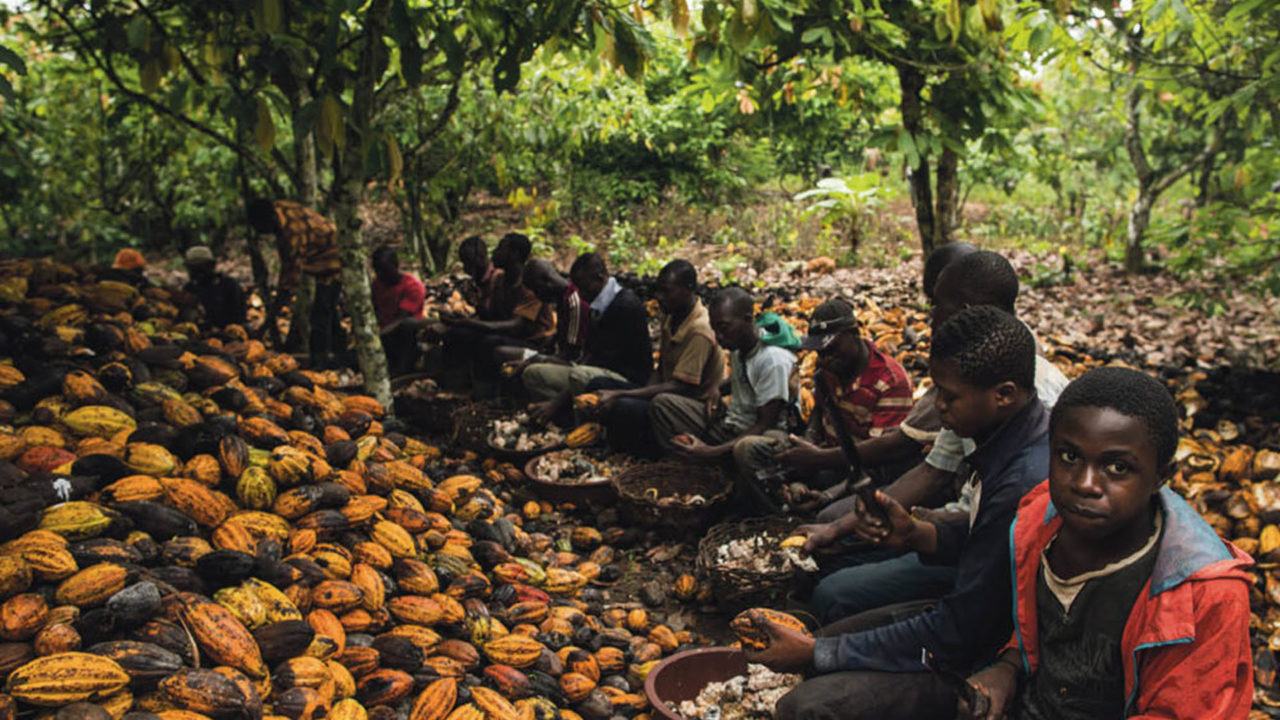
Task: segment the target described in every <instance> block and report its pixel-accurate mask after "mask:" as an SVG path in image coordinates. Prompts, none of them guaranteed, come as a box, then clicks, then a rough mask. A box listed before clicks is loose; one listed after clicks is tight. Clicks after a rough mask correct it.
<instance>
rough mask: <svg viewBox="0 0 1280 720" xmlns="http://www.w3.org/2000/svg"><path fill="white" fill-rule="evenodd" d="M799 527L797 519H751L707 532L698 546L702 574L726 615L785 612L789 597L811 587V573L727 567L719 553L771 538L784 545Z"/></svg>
mask: <svg viewBox="0 0 1280 720" xmlns="http://www.w3.org/2000/svg"><path fill="white" fill-rule="evenodd" d="M798 524H799V521H798V520H795V519H793V518H780V517H766V518H751V519H748V520H743V521H741V522H732V523H723V524H721V525H716V526H715V527H713V528H711V529H710V530H709V531H707V534H706V535H705V536H704V537H703V538H702V541H701V542H699V543H698V570H699V572H700V573H701V574H702V575H703V577H706V578H707V580H708V582H709V583H710V584H711V591H712V593H714V594H715V597H716V605H717V606H719V608H720V609H721V610H722V611H724V612H726V613H737V612H739V611H741V610H745V609H747V608H752V607H772V608H781V607H784V606H786V605H787V596H788V595H790V594H792V593H793V592H795V591H796V590H797V589H801V588H803V587H807V586H808V585H809V584H810V583H811V580H810V577H809V575H808V573H806V572H804V571H803V570H800V569H797V568H787V569H785V570H776V571H771V572H769V571H766V572H758V571H754V570H745V569H742V568H727V567H724V566H723V565H722V564H721V563H720V561H719V558H718V557H717V555H718V552H719V549H720V547H721V546H723V545H725V544H726V543H729V542H732V541H734V540H741V539H744V538H749V537H755V536H758V535H768V536H769V537H770V538H771V539H774V540H777V542H778V543H781V542H782V541H783V540H784V539H786V537H787V536H788V535H789V534H790V531H791V530H792V529H793V528H795V527H796V526H797V525H798Z"/></svg>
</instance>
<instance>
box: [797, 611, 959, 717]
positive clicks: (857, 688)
mask: <svg viewBox="0 0 1280 720" xmlns="http://www.w3.org/2000/svg"><path fill="white" fill-rule="evenodd" d="M931 604H932V603H922V602H916V603H903V604H899V605H894V606H891V607H886V608H880V609H877V610H872V611H870V612H865V613H862V614H860V615H856V616H854V617H851V618H848V619H846V620H844V621H842V622H839V623H835V624H833V625H828V626H826V627H824V628H822V629H821V630H820V631H818V636H819V637H838V636H840V635H843V634H845V633H855V632H862V631H865V630H872V629H874V628H877V627H882V626H884V625H888V624H891V623H894V622H898V621H899V620H903V619H906V618H908V617H911V616H912V615H914V614H917V613H920V612H923V611H925V610H926V609H928V608H929V606H930V605H931ZM956 702H957V697H956V688H955V686H954V685H952V684H951V683H949V682H948V681H946V680H944V679H943V678H941V677H939V676H938V675H935V674H934V673H926V672H920V673H886V672H872V671H866V670H853V671H845V672H834V673H827V674H825V675H818V676H816V677H813V678H811V679H809V680H806V681H804V682H802V683H800V685H799V686H798V687H796V689H794V690H792V691H791V692H789V693H787V694H786V695H784V696H783V697H782V699H781V700H779V701H778V706H777V708H776V709H775V710H774V713H773V716H774V719H775V720H952V718H954V717H955V716H956Z"/></svg>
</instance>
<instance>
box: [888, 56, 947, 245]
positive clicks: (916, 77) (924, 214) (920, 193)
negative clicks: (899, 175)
mask: <svg viewBox="0 0 1280 720" xmlns="http://www.w3.org/2000/svg"><path fill="white" fill-rule="evenodd" d="M897 70H898V84H899V86H900V87H901V90H902V102H901V111H902V127H903V128H904V129H905V130H906V131H907V132H908V133H910V134H911V136H912V138H915V137H916V135H918V134H919V133H920V132H921V131H922V130H923V129H924V107H923V104H922V100H921V97H920V93H921V91H923V90H924V81H925V77H924V73H922V72H920V71H919V70H918V69H916V68H914V67H912V66H910V65H905V64H899V65H898V66H897ZM910 174H911V205H912V207H914V208H915V211H916V230H917V231H918V232H919V233H920V246H921V248H923V250H924V254H925V255H928V254H929V253H931V252H933V247H934V238H935V236H936V235H937V229H936V228H935V218H934V215H933V187H932V184H931V180H932V179H931V177H930V174H931V172H930V168H929V158H928V157H927V156H925V155H923V154H921V155H919V162H918V164H917V165H916V166H915V167H913V168H910Z"/></svg>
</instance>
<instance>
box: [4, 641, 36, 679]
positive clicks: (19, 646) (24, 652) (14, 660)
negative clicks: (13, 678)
mask: <svg viewBox="0 0 1280 720" xmlns="http://www.w3.org/2000/svg"><path fill="white" fill-rule="evenodd" d="M35 657H36V653H35V650H33V649H32V648H31V643H4V644H0V677H8V676H9V673H11V672H13V671H14V670H16V669H18V667H19V666H21V665H25V664H27V663H28V662H30V661H32V660H34V659H35Z"/></svg>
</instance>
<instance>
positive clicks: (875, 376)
mask: <svg viewBox="0 0 1280 720" xmlns="http://www.w3.org/2000/svg"><path fill="white" fill-rule="evenodd" d="M863 342H864V343H866V345H867V367H866V369H864V370H863V371H862V374H861V375H859V376H858V377H856V378H854V379H853V380H852V381H850V382H848V383H843V384H838V383H832V385H833V386H834V388H835V389H834V392H833V395H834V397H833V398H832V400H834V401H835V406H836V408H837V409H838V410H839V412H840V414H841V415H842V416H844V424H845V427H847V428H848V429H849V432H850V433H851V434H852V435H853V437H854V439H856V440H866V439H867V438H872V437H879V436H880V435H881V434H883V433H884V431H886V430H889V429H892V428H895V427H897V426H898V425H899V424H900V423H901V422H902V420H903V419H904V418H906V416H907V413H908V412H910V410H911V389H912V388H911V378H910V377H908V376H907V371H906V370H905V369H903V367H902V364H901V363H899V362H898V361H897V360H895V359H893V358H892V357H889V356H888V355H885V354H884V353H882V352H880V350H878V349H877V348H876V345H875V343H873V342H871V341H870V340H866V339H863ZM832 379H835V378H834V376H832ZM822 434H823V439H824V440H825V441H826V442H827V443H835V442H836V429H835V426H834V425H833V424H832V422H831V419H830V418H828V417H827V416H826V415H822Z"/></svg>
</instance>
